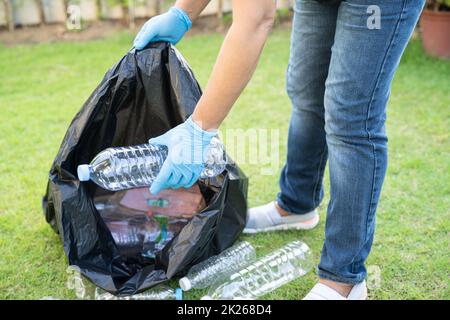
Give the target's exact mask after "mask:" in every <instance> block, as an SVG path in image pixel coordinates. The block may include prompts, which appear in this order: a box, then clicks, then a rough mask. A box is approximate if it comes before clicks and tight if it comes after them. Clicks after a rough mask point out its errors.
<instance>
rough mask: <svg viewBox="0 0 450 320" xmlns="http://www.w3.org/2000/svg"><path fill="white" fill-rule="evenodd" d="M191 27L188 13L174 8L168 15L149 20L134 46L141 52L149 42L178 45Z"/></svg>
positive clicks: (135, 40)
mask: <svg viewBox="0 0 450 320" xmlns="http://www.w3.org/2000/svg"><path fill="white" fill-rule="evenodd" d="M191 25H192V22H191V20H190V19H189V16H188V15H187V13H186V12H184V11H183V10H182V9H180V8H176V7H172V8H170V9H169V11H167V12H166V13H164V14H161V15H159V16H156V17H153V18H151V19H150V20H148V21H147V22H146V23H145V24H144V26H143V27H142V29H141V30H140V31H139V33H138V34H137V36H136V38H135V39H134V43H133V46H134V47H135V48H136V49H138V50H141V49H143V48H145V46H146V45H147V44H148V43H149V42H155V41H167V42H170V43H172V44H177V43H178V41H180V40H181V38H182V37H183V35H184V34H185V33H186V32H187V31H188V30H189V29H190V28H191Z"/></svg>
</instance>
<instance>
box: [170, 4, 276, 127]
mask: <svg viewBox="0 0 450 320" xmlns="http://www.w3.org/2000/svg"><path fill="white" fill-rule="evenodd" d="M206 2H207V1H189V0H179V1H177V3H176V4H175V6H177V7H180V8H181V9H183V10H185V11H186V12H188V14H189V15H191V14H192V17H194V16H195V17H196V16H198V14H199V13H200V12H201V10H200V8H201V9H203V8H204V7H202V6H203V5H205V6H206ZM275 11H276V1H275V0H233V23H232V25H231V27H230V30H229V31H228V33H227V35H226V37H225V40H224V42H223V44H222V47H221V49H220V52H219V55H218V57H217V60H216V63H215V65H214V68H213V70H212V73H211V75H210V78H209V81H208V84H207V85H206V88H205V90H204V93H203V95H202V97H201V99H200V100H199V102H198V104H197V107H196V108H195V111H194V113H193V115H192V118H193V120H194V121H195V122H196V123H197V124H198V125H199V126H201V127H202V128H203V129H204V130H211V129H217V128H218V127H219V126H220V124H221V123H222V121H223V120H224V119H225V117H226V116H227V114H228V112H229V111H230V109H231V107H232V106H233V104H234V103H235V101H236V100H237V98H238V97H239V95H240V94H241V92H242V91H243V90H244V88H245V86H246V85H247V83H248V82H249V80H250V78H251V76H252V75H253V72H254V71H255V68H256V65H257V63H258V60H259V57H260V54H261V51H262V49H263V47H264V44H265V42H266V39H267V37H268V35H269V32H270V30H271V27H272V25H273V21H274V16H275Z"/></svg>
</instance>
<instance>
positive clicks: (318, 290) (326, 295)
mask: <svg viewBox="0 0 450 320" xmlns="http://www.w3.org/2000/svg"><path fill="white" fill-rule="evenodd" d="M366 299H367V286H366V281H363V282H361V283H358V284H355V285H354V286H353V288H352V290H351V291H350V293H349V294H348V296H347V297H344V296H342V295H341V294H339V293H338V292H337V291H336V290H334V289H332V288H330V287H329V286H326V285H324V284H323V283H320V282H319V283H318V284H316V285H315V286H314V287H313V288H312V289H311V291H310V292H309V293H308V294H307V295H306V297H304V298H303V300H366Z"/></svg>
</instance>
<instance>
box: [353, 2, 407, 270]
mask: <svg viewBox="0 0 450 320" xmlns="http://www.w3.org/2000/svg"><path fill="white" fill-rule="evenodd" d="M407 2H408V0H404V1H403V6H402V11H401V13H400V16H399V19H398V21H397V24H396V25H395V29H394V32H393V34H392V38H391V40H390V41H389V45H388V47H387V50H386V54H385V55H384V57H383V61H382V63H381V66H380V72H379V73H378V75H377V79H376V81H375V86H374V89H373V91H372V94H371V97H370V101H369V104H368V107H367V114H366V123H365V127H366V128H365V129H366V133H367V138H368V139H369V143H370V144H371V146H372V152H373V158H374V169H373V178H372V191H371V196H370V203H369V209H368V210H369V211H368V213H367V215H366V226H365V236H364V241H367V234H368V224H369V216H370V212H371V211H372V207H373V198H374V195H375V179H376V176H377V163H378V162H377V156H376V146H375V144H374V143H373V142H372V138H371V135H370V131H369V129H368V122H369V117H370V111H371V108H372V104H373V101H374V99H375V93H376V92H377V90H378V89H379V84H380V78H381V75H382V74H383V72H384V69H385V66H386V61H387V58H388V56H389V55H390V52H391V49H392V48H393V46H394V45H395V41H394V40H395V39H396V37H397V36H398V30H399V25H400V22H401V21H402V19H403V14H404V12H405V8H406V3H407ZM352 269H353V263H352Z"/></svg>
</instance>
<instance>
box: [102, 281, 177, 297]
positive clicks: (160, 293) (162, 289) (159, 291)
mask: <svg viewBox="0 0 450 320" xmlns="http://www.w3.org/2000/svg"><path fill="white" fill-rule="evenodd" d="M95 300H182V294H181V291H180V290H179V289H176V290H174V289H172V288H170V287H167V286H164V285H159V286H157V287H155V288H152V289H149V290H147V291H144V292H142V293H137V294H134V295H130V296H115V295H113V294H111V293H109V292H107V291H105V290H102V289H100V288H96V290H95Z"/></svg>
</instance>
